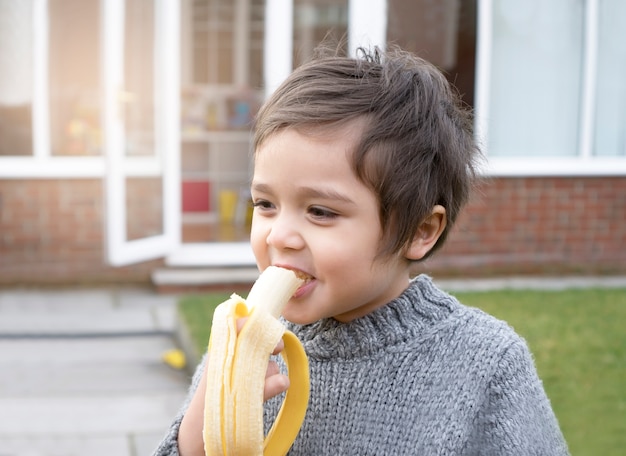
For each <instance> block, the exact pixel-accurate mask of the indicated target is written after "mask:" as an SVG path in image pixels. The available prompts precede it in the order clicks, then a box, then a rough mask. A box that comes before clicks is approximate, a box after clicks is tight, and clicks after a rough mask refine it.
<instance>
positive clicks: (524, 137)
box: [488, 0, 583, 156]
mask: <svg viewBox="0 0 626 456" xmlns="http://www.w3.org/2000/svg"><path fill="white" fill-rule="evenodd" d="M492 46H493V47H492V57H491V59H492V68H491V84H490V87H491V93H490V95H489V99H490V106H489V119H488V123H489V127H488V128H489V133H488V134H489V144H488V147H489V155H492V156H574V155H577V154H578V129H579V128H578V127H579V122H578V119H579V106H580V93H581V66H582V49H583V0H552V1H549V2H546V1H544V0H526V1H524V2H520V1H517V0H500V1H494V9H493V39H492Z"/></svg>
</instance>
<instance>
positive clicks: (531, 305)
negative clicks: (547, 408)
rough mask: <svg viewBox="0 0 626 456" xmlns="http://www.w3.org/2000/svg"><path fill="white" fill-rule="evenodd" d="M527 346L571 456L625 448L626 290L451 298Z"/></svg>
mask: <svg viewBox="0 0 626 456" xmlns="http://www.w3.org/2000/svg"><path fill="white" fill-rule="evenodd" d="M455 295H456V296H457V297H458V298H459V299H460V300H461V301H462V302H464V303H465V304H467V305H471V306H475V307H479V308H481V309H483V310H485V311H486V312H488V313H490V314H492V315H494V316H496V317H498V318H500V319H502V320H506V321H507V322H508V323H509V324H510V325H511V326H513V327H514V328H515V330H516V331H517V332H518V333H519V334H521V335H522V336H523V337H524V338H525V339H526V340H527V342H528V345H529V346H530V348H531V350H532V352H533V354H534V356H535V361H536V364H537V370H538V371H539V376H540V377H541V379H542V380H543V382H544V387H545V389H546V392H547V394H548V397H549V398H550V400H551V402H552V406H553V408H554V411H555V413H556V415H557V418H558V419H559V423H560V424H561V429H562V430H563V433H564V434H565V438H566V440H567V442H568V445H569V447H570V451H571V453H572V455H573V456H596V455H603V456H613V455H615V456H617V455H623V454H624V448H626V289H585V290H568V291H558V292H555V291H552V292H551V291H497V292H485V293H455Z"/></svg>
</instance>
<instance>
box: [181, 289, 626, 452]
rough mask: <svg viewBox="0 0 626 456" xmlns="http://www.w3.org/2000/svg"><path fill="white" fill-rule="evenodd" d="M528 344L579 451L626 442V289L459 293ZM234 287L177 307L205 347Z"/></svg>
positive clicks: (573, 446)
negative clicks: (218, 307)
mask: <svg viewBox="0 0 626 456" xmlns="http://www.w3.org/2000/svg"><path fill="white" fill-rule="evenodd" d="M454 295H455V296H457V297H458V298H459V300H461V301H462V302H463V303H465V304H467V305H470V306H475V307H479V308H481V309H483V310H485V311H486V312H488V313H490V314H492V315H494V316H496V317H498V318H500V319H502V320H505V321H507V322H508V323H509V324H510V325H511V326H513V327H514V328H515V330H516V331H517V332H518V333H519V334H520V335H522V336H523V337H524V338H525V339H526V340H527V342H528V344H529V346H530V348H531V350H532V352H533V354H534V356H535V361H536V364H537V370H538V371H539V376H540V377H541V378H542V380H543V382H544V386H545V389H546V392H547V394H548V397H549V398H550V400H551V402H552V406H553V408H554V411H555V413H556V415H557V417H558V419H559V422H560V424H561V428H562V430H563V433H564V434H565V438H566V440H567V442H568V445H569V447H570V451H571V453H572V455H573V456H596V455H603V456H613V455H615V456H617V455H622V454H624V448H626V289H583V290H567V291H518V290H503V291H489V292H464V293H454ZM228 296H229V293H222V294H219V293H216V294H208V295H203V296H188V297H185V298H183V299H182V300H181V302H180V306H179V310H180V313H181V315H182V317H183V319H184V321H186V323H187V326H188V328H189V330H190V333H191V336H192V338H193V340H194V342H195V345H196V347H197V349H198V352H199V353H203V352H204V351H205V350H206V344H207V342H208V338H209V328H210V322H211V316H212V315H213V309H214V308H215V306H216V305H217V304H219V303H220V302H222V301H224V300H225V299H226V298H228Z"/></svg>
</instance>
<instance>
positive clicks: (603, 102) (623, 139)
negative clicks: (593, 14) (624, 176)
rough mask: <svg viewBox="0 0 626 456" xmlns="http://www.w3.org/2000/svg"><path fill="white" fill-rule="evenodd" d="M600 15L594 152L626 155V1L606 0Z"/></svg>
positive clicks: (603, 2) (604, 154)
mask: <svg viewBox="0 0 626 456" xmlns="http://www.w3.org/2000/svg"><path fill="white" fill-rule="evenodd" d="M599 6H600V10H599V15H598V32H599V35H598V70H597V75H598V76H597V84H596V89H597V93H596V100H597V102H596V113H595V114H596V115H595V123H594V127H595V135H594V144H593V154H594V155H598V156H621V157H624V156H626V42H625V41H624V31H623V30H624V27H626V2H624V1H622V0H603V1H601V2H600V5H599Z"/></svg>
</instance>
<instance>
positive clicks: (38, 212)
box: [0, 179, 161, 284]
mask: <svg viewBox="0 0 626 456" xmlns="http://www.w3.org/2000/svg"><path fill="white" fill-rule="evenodd" d="M138 187H140V185H139V183H134V185H132V186H131V191H129V194H133V195H135V197H133V201H134V200H136V199H138V198H137V195H141V191H140V189H139V188H138ZM147 187H148V188H147V193H144V194H145V195H149V194H154V193H153V192H152V191H153V190H154V189H153V187H154V185H153V183H152V182H147ZM102 191H103V186H102V181H101V180H99V179H85V180H0V284H46V283H52V284H54V283H94V282H147V281H149V279H150V271H151V269H152V268H153V267H154V266H155V265H157V264H161V262H150V263H144V264H141V265H137V266H132V267H125V268H110V267H108V266H107V265H106V264H105V261H104V241H103V218H102V210H103V205H102V203H103V196H102ZM133 201H131V202H130V204H131V206H134V205H135V204H136V203H134V202H133ZM137 219H139V218H138V217H133V218H131V220H129V224H130V225H131V226H130V231H132V232H133V233H137V234H138V233H141V232H146V231H147V230H150V227H148V228H144V229H142V228H140V227H138V226H136V225H137V224H138V221H137ZM146 219H147V220H149V221H150V223H151V224H154V220H153V219H154V218H153V217H146Z"/></svg>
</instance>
